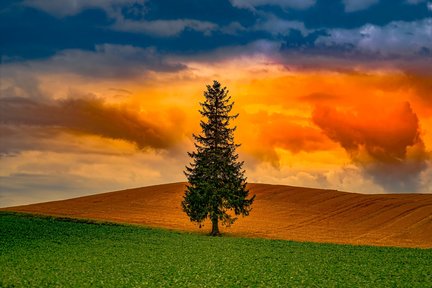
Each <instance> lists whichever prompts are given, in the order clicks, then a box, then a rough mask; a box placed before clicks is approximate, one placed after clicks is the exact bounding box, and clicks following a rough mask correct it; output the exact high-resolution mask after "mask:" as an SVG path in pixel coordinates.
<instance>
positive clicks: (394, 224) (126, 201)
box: [1, 183, 432, 248]
mask: <svg viewBox="0 0 432 288" xmlns="http://www.w3.org/2000/svg"><path fill="white" fill-rule="evenodd" d="M184 188H185V183H172V184H164V185H156V186H149V187H143V188H135V189H128V190H122V191H116V192H109V193H103V194H96V195H90V196H85V197H79V198H74V199H68V200H62V201H53V202H46V203H39V204H31V205H25V206H16V207H9V208H3V209H1V210H9V211H17V212H28V213H36V214H45V215H55V216H65V217H73V218H90V219H97V220H107V221H114V222H122V223H133V224H141V225H146V226H154V227H164V228H170V229H179V230H190V231H198V230H199V229H198V228H197V226H196V225H194V224H193V223H191V222H189V220H188V218H187V216H186V215H185V214H184V213H183V212H182V211H181V207H180V202H181V200H182V196H183V191H184ZM249 189H250V191H251V194H256V200H255V203H254V205H253V210H252V212H251V214H250V216H248V217H245V218H240V219H239V220H238V221H237V222H236V223H235V224H234V225H233V226H232V227H229V228H223V229H222V232H223V233H226V234H228V235H236V236H247V237H264V238H275V239H287V240H295V241H311V242H331V243H343V244H362V245H363V244H364V245H378V246H399V247H422V248H432V195H426V194H381V195H365V194H356V193H347V192H340V191H335V190H322V189H312V188H301V187H292V186H285V185H269V184H249ZM209 229H210V225H209V223H208V224H206V225H205V227H204V228H203V229H201V231H203V232H208V231H207V230H209Z"/></svg>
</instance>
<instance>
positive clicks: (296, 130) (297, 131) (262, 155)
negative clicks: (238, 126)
mask: <svg viewBox="0 0 432 288" xmlns="http://www.w3.org/2000/svg"><path fill="white" fill-rule="evenodd" d="M242 121H245V122H244V123H247V126H248V127H253V129H252V130H253V131H254V132H253V133H252V132H248V133H247V135H241V138H244V140H243V141H244V142H245V143H247V144H248V145H247V146H246V147H243V149H244V150H245V151H247V152H248V153H250V154H252V155H254V156H255V157H257V158H259V159H261V160H263V161H268V162H270V163H272V165H273V166H275V167H278V166H279V162H280V157H279V156H278V154H277V152H276V150H277V149H284V150H287V151H290V152H291V153H294V154H296V153H300V152H314V151H323V150H328V149H331V148H334V145H333V143H332V142H331V141H329V139H328V138H327V137H326V136H325V135H323V134H322V132H321V131H320V129H317V128H316V127H315V126H313V125H308V124H310V123H308V122H309V121H308V119H306V118H305V117H300V116H295V115H287V114H282V113H272V114H269V113H266V112H258V113H251V114H243V115H242Z"/></svg>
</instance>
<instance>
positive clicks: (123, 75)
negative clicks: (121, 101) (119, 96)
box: [2, 44, 187, 95]
mask: <svg viewBox="0 0 432 288" xmlns="http://www.w3.org/2000/svg"><path fill="white" fill-rule="evenodd" d="M186 68H187V67H186V65H184V64H182V63H179V62H172V61H170V60H169V59H168V56H167V55H163V54H161V53H159V52H158V51H157V50H156V49H155V48H154V47H148V48H139V47H135V46H131V45H114V44H98V45H96V46H95V48H94V51H85V50H79V49H68V50H62V51H59V52H58V53H57V54H55V55H54V56H53V57H51V58H48V59H43V60H34V61H26V62H12V63H6V64H4V74H3V75H2V76H4V77H6V78H7V76H8V75H7V74H8V73H9V74H11V76H12V77H13V78H15V77H18V78H19V77H24V74H25V73H27V74H28V73H32V74H33V75H32V76H31V77H33V78H34V76H36V75H40V74H41V73H51V74H58V73H72V74H76V75H81V76H84V77H87V78H102V79H110V78H114V79H116V80H117V79H130V78H133V77H135V76H143V75H145V74H146V73H148V72H152V71H154V72H164V73H165V72H166V73H169V72H178V71H180V70H184V69H186ZM14 71H15V72H14ZM18 74H19V75H21V76H19V75H18ZM31 77H27V78H31ZM23 80H25V79H23ZM33 81H35V80H33ZM25 83H27V81H26V82H25ZM17 85H23V84H22V83H17ZM26 85H27V84H26ZM35 85H36V83H35ZM27 86H28V85H27ZM6 95H7V94H6Z"/></svg>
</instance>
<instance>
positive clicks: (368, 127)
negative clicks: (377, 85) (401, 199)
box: [313, 103, 428, 192]
mask: <svg viewBox="0 0 432 288" xmlns="http://www.w3.org/2000/svg"><path fill="white" fill-rule="evenodd" d="M313 121H314V123H315V124H316V125H317V126H319V127H320V128H321V129H322V131H323V132H324V133H325V134H326V135H327V136H328V137H329V138H330V139H332V140H333V141H335V142H337V143H339V144H340V145H341V146H342V147H343V148H344V149H345V150H346V151H347V152H348V154H349V155H350V157H351V159H352V160H353V162H354V163H355V164H357V165H358V166H360V167H361V168H362V169H363V171H364V172H365V173H366V174H367V175H369V176H370V177H372V179H373V180H374V181H375V182H376V183H377V184H379V185H381V186H382V187H383V188H385V189H386V190H387V191H389V192H409V191H417V190H418V188H419V185H420V179H419V177H420V173H421V172H422V171H423V170H424V169H426V168H427V160H428V153H427V152H426V150H425V145H424V143H423V140H422V139H421V135H420V127H419V123H418V118H417V115H416V113H415V112H414V111H413V110H412V108H411V106H410V104H409V103H405V104H403V105H400V106H399V107H391V108H389V107H367V108H365V109H364V110H358V111H355V112H352V113H348V112H341V111H338V110H336V109H334V108H330V107H323V106H318V107H316V109H315V111H314V113H313Z"/></svg>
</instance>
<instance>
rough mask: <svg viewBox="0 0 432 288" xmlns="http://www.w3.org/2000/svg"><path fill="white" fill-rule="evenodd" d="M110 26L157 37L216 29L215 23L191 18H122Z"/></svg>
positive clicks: (209, 31)
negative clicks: (139, 19) (146, 19)
mask: <svg viewBox="0 0 432 288" xmlns="http://www.w3.org/2000/svg"><path fill="white" fill-rule="evenodd" d="M111 28H112V29H114V30H117V31H123V32H132V33H139V34H149V35H154V36H158V37H173V36H177V35H179V34H180V33H181V32H183V31H185V30H188V29H189V30H194V31H199V32H203V33H204V35H209V34H210V33H211V32H212V31H214V30H216V28H217V25H216V24H214V23H211V22H208V21H199V20H193V19H175V20H154V21H145V20H141V21H135V20H126V19H123V18H122V19H118V20H117V21H116V22H115V23H114V25H112V26H111Z"/></svg>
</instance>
